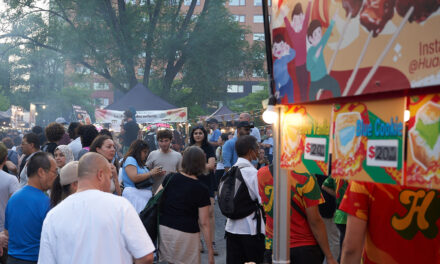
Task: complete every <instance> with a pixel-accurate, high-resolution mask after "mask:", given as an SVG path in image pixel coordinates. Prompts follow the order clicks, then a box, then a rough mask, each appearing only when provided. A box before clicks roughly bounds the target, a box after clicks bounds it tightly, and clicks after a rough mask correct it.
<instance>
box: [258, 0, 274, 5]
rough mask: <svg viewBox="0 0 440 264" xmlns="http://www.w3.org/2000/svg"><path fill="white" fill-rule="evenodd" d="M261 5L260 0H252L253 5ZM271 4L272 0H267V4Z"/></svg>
mask: <svg viewBox="0 0 440 264" xmlns="http://www.w3.org/2000/svg"><path fill="white" fill-rule="evenodd" d="M262 5H263V1H262V0H254V6H262ZM271 5H272V1H271V0H267V6H271Z"/></svg>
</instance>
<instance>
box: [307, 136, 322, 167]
mask: <svg viewBox="0 0 440 264" xmlns="http://www.w3.org/2000/svg"><path fill="white" fill-rule="evenodd" d="M326 150H327V139H326V138H320V137H306V140H305V144H304V159H307V160H319V161H325V158H326V156H327V151H326Z"/></svg>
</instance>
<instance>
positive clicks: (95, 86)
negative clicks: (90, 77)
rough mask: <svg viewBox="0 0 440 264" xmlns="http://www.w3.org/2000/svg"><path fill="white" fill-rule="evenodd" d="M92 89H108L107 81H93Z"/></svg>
mask: <svg viewBox="0 0 440 264" xmlns="http://www.w3.org/2000/svg"><path fill="white" fill-rule="evenodd" d="M93 89H94V90H108V89H109V87H108V83H96V82H95V83H93Z"/></svg>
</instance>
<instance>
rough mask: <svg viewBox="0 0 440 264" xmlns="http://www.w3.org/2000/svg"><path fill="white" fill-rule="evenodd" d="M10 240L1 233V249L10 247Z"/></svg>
mask: <svg viewBox="0 0 440 264" xmlns="http://www.w3.org/2000/svg"><path fill="white" fill-rule="evenodd" d="M8 239H9V237H8V235H6V234H5V232H0V249H2V248H6V247H8ZM0 255H1V254H0Z"/></svg>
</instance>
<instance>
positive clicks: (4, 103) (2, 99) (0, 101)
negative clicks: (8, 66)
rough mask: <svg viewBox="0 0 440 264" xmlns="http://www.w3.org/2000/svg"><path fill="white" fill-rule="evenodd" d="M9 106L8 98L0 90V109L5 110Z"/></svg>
mask: <svg viewBox="0 0 440 264" xmlns="http://www.w3.org/2000/svg"><path fill="white" fill-rule="evenodd" d="M10 106H11V103H10V102H9V98H8V97H7V96H5V95H4V94H3V92H0V111H6V110H8V109H9V107H10Z"/></svg>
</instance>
